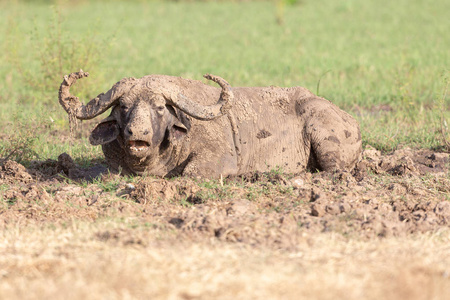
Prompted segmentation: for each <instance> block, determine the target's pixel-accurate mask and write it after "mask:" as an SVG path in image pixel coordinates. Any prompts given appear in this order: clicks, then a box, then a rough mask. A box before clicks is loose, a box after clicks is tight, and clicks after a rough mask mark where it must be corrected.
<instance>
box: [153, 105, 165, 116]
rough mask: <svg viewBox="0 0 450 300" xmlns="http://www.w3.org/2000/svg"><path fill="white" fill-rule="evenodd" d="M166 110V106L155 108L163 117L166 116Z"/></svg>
mask: <svg viewBox="0 0 450 300" xmlns="http://www.w3.org/2000/svg"><path fill="white" fill-rule="evenodd" d="M165 109H166V107H165V106H157V107H155V110H156V112H157V113H158V115H160V116H162V115H163V114H164V110H165Z"/></svg>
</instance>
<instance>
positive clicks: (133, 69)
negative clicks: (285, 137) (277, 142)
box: [0, 0, 450, 159]
mask: <svg viewBox="0 0 450 300" xmlns="http://www.w3.org/2000/svg"><path fill="white" fill-rule="evenodd" d="M47 2H48V1H39V2H31V1H28V2H21V1H2V2H0V36H1V37H2V38H1V40H2V43H1V44H0V59H1V60H2V64H1V65H0V126H2V128H4V130H5V132H4V133H2V136H1V138H0V143H2V144H4V143H5V139H6V138H5V136H7V137H9V135H10V134H9V133H10V132H13V131H15V130H16V129H17V128H19V127H20V126H22V125H23V124H25V126H35V124H44V125H43V126H39V127H38V128H37V130H36V131H35V133H36V135H38V136H39V137H38V139H37V141H35V142H34V145H35V146H34V147H35V148H34V149H33V150H34V151H35V152H36V153H37V154H38V155H39V157H41V158H56V157H57V156H58V155H59V154H60V153H61V152H68V153H70V154H71V155H73V156H74V157H75V158H76V159H77V158H80V157H86V156H88V157H99V156H101V152H100V150H99V148H98V147H97V148H93V147H91V146H89V145H88V144H87V142H86V139H85V138H84V139H80V138H78V139H75V140H73V141H72V142H64V143H61V142H59V139H58V136H57V134H56V135H55V134H54V133H53V134H52V132H60V131H67V130H68V122H67V116H66V114H65V112H64V111H63V109H62V108H60V107H59V105H58V103H57V102H58V101H57V92H58V87H59V84H60V82H61V80H62V79H61V77H62V75H64V74H67V73H70V72H73V71H77V70H78V69H80V68H82V69H83V70H85V71H89V72H90V73H91V76H90V77H89V78H88V79H86V80H83V81H80V82H79V83H77V85H76V86H75V87H74V93H76V94H77V95H79V96H80V97H81V98H82V99H84V101H86V100H88V97H90V98H93V97H94V96H96V95H97V94H98V93H100V92H104V91H106V90H107V89H108V88H110V87H111V86H112V85H113V84H114V83H115V82H117V81H118V80H120V79H121V78H122V77H125V76H128V77H130V76H133V77H141V76H144V75H147V74H154V73H160V74H169V75H176V76H183V77H188V78H193V79H199V80H201V79H202V74H204V73H207V72H209V73H213V74H217V75H220V76H222V77H224V78H226V79H227V80H228V81H229V82H230V83H231V84H232V85H233V86H266V85H279V86H294V85H300V86H304V87H307V88H308V89H310V90H311V91H313V92H314V93H316V92H317V91H319V94H320V95H321V96H323V97H325V98H327V99H329V100H331V101H333V102H334V103H336V104H337V105H339V106H340V107H342V108H343V109H345V110H347V111H349V112H350V113H351V114H352V115H354V116H355V117H356V118H357V119H358V121H359V122H360V124H361V128H362V135H363V142H364V143H365V144H371V145H373V146H375V147H376V148H378V149H381V150H385V151H390V150H392V149H395V148H396V147H398V146H399V145H407V146H412V147H426V148H437V149H443V147H444V145H445V143H444V140H443V136H444V135H443V134H442V133H441V124H443V121H442V120H447V121H446V122H447V123H448V122H449V121H448V120H450V112H449V110H450V103H449V101H448V97H447V96H442V91H443V90H444V88H445V86H446V84H447V83H446V80H447V82H448V77H449V75H448V74H449V70H450V66H449V62H450V51H449V49H450V39H449V38H448V28H450V21H449V18H448V11H450V2H449V1H447V0H437V1H434V2H433V3H432V4H430V3H429V2H427V1H424V0H415V1H407V0H398V1H385V2H384V3H383V4H380V2H379V1H375V0H367V1H357V0H347V1H333V0H319V1H311V0H303V1H298V3H297V4H296V5H285V6H284V8H283V12H282V13H283V15H282V17H283V22H282V25H280V22H277V18H279V17H280V16H279V14H280V11H279V9H278V8H277V6H276V4H275V3H274V2H273V1H267V2H264V1H258V2H235V1H230V2H227V1H225V2H223V1H221V2H195V1H194V2H191V1H188V2H184V1H181V2H179V1H169V2H167V1H150V2H144V1H115V2H113V3H107V2H102V1H98V2H95V1H77V2H75V3H73V2H72V1H70V2H69V1H55V2H56V3H60V4H55V5H53V6H51V5H49V4H48V3H47ZM446 78H447V79H446ZM319 81H320V86H319V85H318V83H319ZM380 105H382V106H383V107H384V108H387V109H388V110H387V111H384V110H380V109H379V107H380ZM52 120H53V121H52ZM19 124H22V125H19ZM87 134H88V131H87V130H86V131H84V130H83V136H84V137H86V136H87ZM446 138H447V139H450V136H448V134H447V136H446ZM55 145H56V146H55ZM89 149H90V150H89ZM1 154H2V155H3V154H4V153H1ZM0 156H1V155H0Z"/></svg>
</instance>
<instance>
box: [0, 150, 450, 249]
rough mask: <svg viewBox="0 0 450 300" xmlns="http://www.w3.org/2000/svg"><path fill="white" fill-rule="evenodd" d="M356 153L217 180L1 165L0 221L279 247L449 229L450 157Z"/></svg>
mask: <svg viewBox="0 0 450 300" xmlns="http://www.w3.org/2000/svg"><path fill="white" fill-rule="evenodd" d="M363 157H364V158H363V160H362V161H361V162H360V163H359V164H358V166H357V168H356V169H355V170H354V172H352V173H346V172H340V173H339V172H338V173H333V174H332V173H314V174H311V173H303V174H299V175H297V176H289V175H285V174H281V173H279V172H277V171H274V172H269V173H252V174H246V175H244V176H239V177H234V178H226V179H224V180H223V181H216V180H194V179H190V178H183V177H180V178H173V179H161V178H154V177H135V178H131V177H121V176H119V175H113V174H109V173H107V172H105V168H104V167H102V166H101V165H96V166H93V167H91V168H81V167H79V166H78V165H76V164H75V163H74V162H73V160H72V159H71V158H70V156H68V155H67V154H62V155H61V156H60V157H59V158H58V160H57V161H53V160H47V161H41V162H33V163H31V165H30V167H29V168H25V167H24V166H22V165H20V164H18V163H16V162H13V161H6V162H4V163H3V164H2V165H1V167H0V192H1V199H2V206H1V208H0V215H1V216H2V218H1V221H0V226H2V227H7V226H10V225H14V224H18V223H20V224H23V225H26V224H31V223H33V224H35V223H38V224H47V223H65V222H71V221H73V220H74V219H83V220H92V221H94V222H95V221H96V220H97V219H99V218H102V219H105V218H116V219H127V220H132V223H133V228H144V229H145V228H151V229H157V230H159V231H161V232H165V233H166V234H169V235H171V236H173V235H175V236H177V239H182V240H186V241H189V240H202V241H208V240H219V241H223V242H229V243H241V244H246V245H249V246H252V247H269V248H276V249H285V250H295V249H298V248H299V247H301V245H303V244H304V243H309V238H308V237H310V236H311V235H316V234H320V233H322V232H328V233H329V232H332V233H337V234H339V235H342V236H343V237H344V238H352V237H356V238H362V239H370V238H374V237H378V238H383V237H389V236H394V237H400V236H407V235H410V234H414V233H422V232H435V231H439V230H441V229H443V228H448V227H449V224H450V196H449V195H450V173H449V154H447V153H435V152H432V151H430V150H413V149H408V148H405V149H400V150H397V151H395V152H394V153H390V154H387V155H382V154H381V153H380V152H378V151H376V150H375V149H373V148H371V147H367V148H366V150H365V151H364V155H363ZM129 236H130V234H129V233H128V232H125V233H122V232H98V233H95V234H94V235H93V238H95V239H97V240H100V241H104V242H107V243H119V244H123V245H127V244H134V245H142V244H145V240H142V239H141V240H130V239H129Z"/></svg>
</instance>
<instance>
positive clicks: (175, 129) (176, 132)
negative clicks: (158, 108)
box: [166, 105, 191, 141]
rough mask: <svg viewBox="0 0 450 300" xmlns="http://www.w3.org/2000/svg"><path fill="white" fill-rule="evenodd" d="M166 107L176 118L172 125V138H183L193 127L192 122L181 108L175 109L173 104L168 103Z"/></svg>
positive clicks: (176, 139) (175, 139)
mask: <svg viewBox="0 0 450 300" xmlns="http://www.w3.org/2000/svg"><path fill="white" fill-rule="evenodd" d="M166 107H167V109H168V110H169V112H170V114H171V115H172V116H173V119H174V123H173V125H172V126H171V127H170V139H171V140H174V141H178V140H181V139H183V138H184V136H185V135H186V134H187V133H188V131H189V130H190V129H191V122H190V121H189V118H188V117H187V116H186V115H185V114H184V113H183V112H182V111H181V110H178V109H175V108H174V107H172V106H171V105H166Z"/></svg>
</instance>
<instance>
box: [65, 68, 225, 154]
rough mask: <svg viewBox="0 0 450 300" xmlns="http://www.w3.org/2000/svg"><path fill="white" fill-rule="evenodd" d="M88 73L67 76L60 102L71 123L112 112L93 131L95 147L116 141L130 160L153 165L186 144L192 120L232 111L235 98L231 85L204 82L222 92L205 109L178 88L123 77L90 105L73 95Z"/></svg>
mask: <svg viewBox="0 0 450 300" xmlns="http://www.w3.org/2000/svg"><path fill="white" fill-rule="evenodd" d="M88 75H89V74H88V73H87V72H83V71H82V70H80V72H76V73H72V74H70V75H69V76H65V77H64V81H63V82H62V83H61V87H60V90H59V102H60V104H61V105H62V106H63V108H64V109H65V110H66V112H67V113H68V114H69V116H71V117H72V118H73V117H75V118H77V119H81V120H86V119H91V118H94V117H96V116H98V115H100V114H102V113H103V112H105V111H106V110H107V109H109V108H111V109H112V110H111V114H110V115H109V116H108V117H107V118H106V119H104V120H102V121H101V122H100V123H99V124H97V126H96V127H95V128H94V129H93V131H92V133H91V135H90V137H89V141H90V143H91V144H92V145H105V144H107V143H110V142H112V141H114V140H117V141H118V142H119V144H120V146H121V148H122V149H123V151H124V152H125V154H126V156H129V157H132V158H135V159H138V160H148V159H151V158H152V157H156V156H161V153H162V152H164V150H166V149H167V148H168V147H169V146H170V145H173V144H175V143H177V142H178V141H180V140H181V139H183V137H184V136H185V135H186V134H187V133H188V131H189V130H190V121H189V118H188V116H191V117H193V118H196V119H199V120H212V119H215V118H217V117H220V116H222V115H224V114H226V112H227V111H228V110H229V108H230V107H231V102H232V99H233V93H232V90H231V87H230V85H229V84H228V83H227V82H226V81H225V80H224V79H222V78H220V77H217V76H214V75H209V74H207V75H205V76H204V77H205V78H207V79H209V80H212V81H214V82H216V83H218V84H219V85H220V86H221V87H222V92H221V95H220V98H219V100H218V102H217V103H216V104H214V105H209V106H205V105H200V104H199V103H197V102H195V101H193V100H191V99H189V98H187V97H185V96H184V95H183V92H182V91H181V90H180V89H179V88H178V87H177V86H176V85H170V84H169V83H167V84H165V82H164V81H158V80H155V79H154V78H151V77H143V78H141V79H135V78H124V79H122V80H121V81H119V82H117V83H116V84H115V85H114V86H113V87H112V88H111V89H110V90H109V91H107V92H106V93H102V94H100V95H98V96H97V97H96V98H94V99H92V100H91V101H89V103H87V104H86V105H83V104H82V103H81V102H80V101H79V99H78V98H77V97H74V96H72V95H71V94H70V92H69V89H70V87H71V85H73V84H74V83H75V82H76V80H77V79H80V78H83V77H87V76H88Z"/></svg>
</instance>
